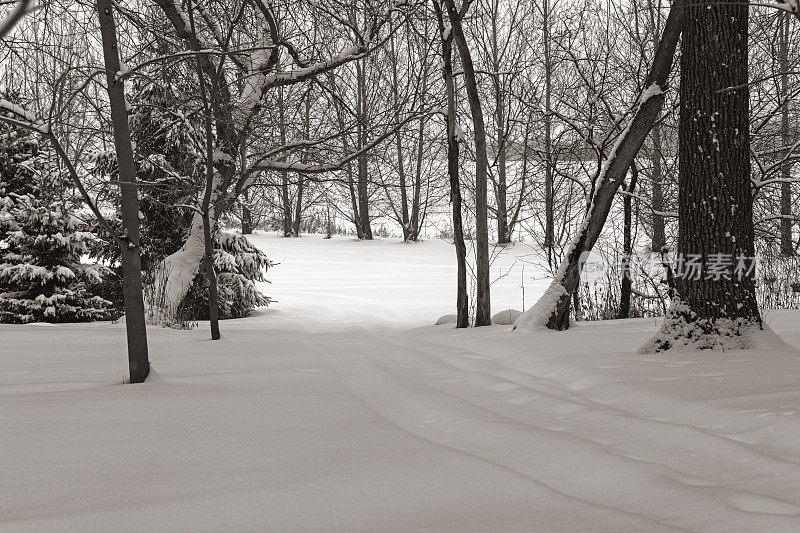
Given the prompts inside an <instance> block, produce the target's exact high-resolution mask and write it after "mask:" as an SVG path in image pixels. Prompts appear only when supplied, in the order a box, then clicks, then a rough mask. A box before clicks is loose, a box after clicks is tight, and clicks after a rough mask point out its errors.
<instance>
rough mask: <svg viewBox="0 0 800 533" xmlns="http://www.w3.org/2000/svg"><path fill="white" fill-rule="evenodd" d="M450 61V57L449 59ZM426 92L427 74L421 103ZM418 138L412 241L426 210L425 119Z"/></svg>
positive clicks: (416, 236) (416, 237)
mask: <svg viewBox="0 0 800 533" xmlns="http://www.w3.org/2000/svg"><path fill="white" fill-rule="evenodd" d="M451 61H452V59H451ZM427 92H428V78H427V76H426V77H425V78H423V79H422V95H423V96H422V105H423V106H424V105H425V94H427ZM418 133H419V139H418V142H417V168H416V173H415V175H414V195H413V197H412V200H411V230H410V231H409V239H411V240H412V241H418V240H419V234H420V232H421V231H422V223H423V222H424V219H425V211H427V206H428V201H427V197H426V199H425V210H423V206H422V165H423V163H424V161H425V159H424V158H425V156H424V152H425V119H420V121H419V132H418Z"/></svg>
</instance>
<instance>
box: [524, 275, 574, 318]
mask: <svg viewBox="0 0 800 533" xmlns="http://www.w3.org/2000/svg"><path fill="white" fill-rule="evenodd" d="M565 294H567V289H565V288H564V285H562V284H561V282H560V281H558V280H557V279H555V280H553V281H552V282H551V283H550V286H549V287H548V288H547V291H545V293H544V294H543V295H542V297H541V298H539V300H537V302H536V303H535V304H534V306H533V307H531V308H530V309H528V310H527V311H525V312H524V313H522V314H521V315H520V316H519V317H518V318H517V320H516V321H515V322H514V329H534V328H540V327H545V326H547V322H548V320H550V315H552V314H553V311H554V310H555V308H556V305H557V304H558V301H559V300H560V299H561V297H562V296H564V295H565Z"/></svg>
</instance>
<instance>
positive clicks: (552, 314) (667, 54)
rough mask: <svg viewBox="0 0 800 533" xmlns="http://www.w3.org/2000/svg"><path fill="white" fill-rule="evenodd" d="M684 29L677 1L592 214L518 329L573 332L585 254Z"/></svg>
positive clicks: (648, 124)
mask: <svg viewBox="0 0 800 533" xmlns="http://www.w3.org/2000/svg"><path fill="white" fill-rule="evenodd" d="M682 26H683V2H682V0H675V1H674V2H673V4H672V9H671V10H670V14H669V18H668V19H667V23H666V25H665V27H664V33H663V36H662V38H661V42H660V43H659V45H658V49H657V50H656V53H655V56H654V58H653V66H652V68H651V69H650V72H649V74H648V76H647V81H646V83H645V87H646V89H645V91H644V92H643V93H642V94H641V95H640V97H639V101H638V104H637V108H636V111H635V113H634V115H633V118H632V119H631V121H630V123H629V124H628V127H627V128H626V129H625V131H624V132H623V133H621V134H620V136H619V138H618V139H617V142H616V144H615V146H614V148H613V149H612V151H611V153H610V154H609V157H608V159H607V160H606V162H605V164H604V165H603V168H602V169H601V172H600V175H599V176H598V178H597V183H598V186H597V189H596V190H595V193H594V196H593V197H592V199H591V204H590V208H589V212H588V213H587V214H586V217H585V218H584V220H583V224H581V227H580V228H579V229H578V233H577V234H576V235H575V238H574V239H573V241H572V245H571V247H570V248H569V250H568V251H567V253H566V257H565V259H564V260H563V261H562V262H561V266H560V267H559V269H558V272H557V273H556V276H555V278H554V279H553V281H552V282H551V283H550V286H549V287H548V289H547V291H545V294H544V295H543V296H542V297H541V298H540V299H539V301H538V302H536V304H535V305H534V306H533V307H532V308H531V309H529V310H528V311H526V312H525V313H523V314H522V315H521V316H520V317H519V318H518V319H517V322H516V323H515V325H514V327H515V328H519V327H540V326H547V327H548V328H550V329H557V330H564V329H567V328H569V311H570V301H571V300H572V297H573V294H575V292H576V291H577V290H578V285H579V282H580V271H581V267H582V263H583V261H584V258H585V254H586V253H588V252H589V251H591V249H592V247H593V246H594V245H595V243H596V242H597V239H598V238H599V237H600V233H601V232H602V231H603V226H604V225H605V222H606V219H607V218H608V213H609V211H610V210H611V205H612V204H613V201H614V196H615V195H616V193H617V190H618V189H619V186H620V184H621V183H622V180H624V179H625V176H626V175H627V174H628V169H630V167H631V164H632V163H633V160H634V158H635V157H636V154H638V153H639V149H640V148H641V146H642V143H643V142H644V140H645V138H646V137H647V134H648V133H649V132H650V128H652V127H653V124H654V123H655V121H656V119H657V118H658V116H659V114H660V113H661V109H662V107H663V105H664V92H663V91H664V88H665V87H666V83H667V78H668V77H669V73H670V71H671V70H672V59H673V57H674V56H675V49H676V47H677V45H678V39H679V38H680V34H681V29H682Z"/></svg>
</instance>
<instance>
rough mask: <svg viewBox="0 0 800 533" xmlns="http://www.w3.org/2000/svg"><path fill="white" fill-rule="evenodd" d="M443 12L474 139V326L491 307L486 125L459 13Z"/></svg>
mask: <svg viewBox="0 0 800 533" xmlns="http://www.w3.org/2000/svg"><path fill="white" fill-rule="evenodd" d="M445 4H446V5H447V14H448V18H449V19H450V26H451V31H452V34H453V41H454V42H455V44H456V48H458V54H459V56H461V64H462V67H463V69H464V82H465V84H466V87H467V99H468V100H469V108H470V111H471V114H472V126H473V129H474V132H473V136H474V142H475V277H476V279H475V285H476V291H475V292H476V296H475V297H476V300H477V301H476V302H475V326H491V325H492V306H491V295H490V286H491V280H490V273H489V223H488V198H487V196H488V195H487V185H488V181H487V171H488V166H489V159H488V156H487V154H486V128H485V125H484V121H483V109H482V108H481V99H480V94H478V82H477V79H476V77H475V67H474V65H473V63H472V55H471V53H470V50H469V45H468V43H467V38H466V36H465V35H464V29H463V27H462V25H461V17H462V14H460V13H459V12H458V10H457V9H456V6H455V1H454V0H445Z"/></svg>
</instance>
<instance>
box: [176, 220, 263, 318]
mask: <svg viewBox="0 0 800 533" xmlns="http://www.w3.org/2000/svg"><path fill="white" fill-rule="evenodd" d="M214 242H215V250H214V270H215V271H216V272H217V282H218V291H219V317H220V318H243V317H246V316H248V315H250V313H251V312H252V311H253V309H255V308H256V307H261V306H265V305H269V304H270V302H272V300H271V299H270V298H269V297H267V296H264V295H263V294H262V293H261V291H259V290H258V288H257V287H256V282H257V281H266V279H265V278H264V274H265V273H266V270H267V269H268V268H269V267H271V266H272V263H271V262H270V260H269V259H268V258H267V256H266V255H265V254H264V252H262V251H261V250H259V249H258V248H256V247H255V246H253V245H252V244H251V243H250V241H248V240H247V238H245V237H243V236H241V235H233V234H230V233H218V234H217V235H215V236H214ZM178 316H179V317H180V318H182V319H183V320H208V277H207V276H206V271H205V268H201V269H200V272H199V273H198V274H197V276H196V277H195V279H194V282H193V283H192V287H191V289H190V290H189V292H188V293H187V295H186V298H184V300H183V303H182V304H181V307H180V310H179V312H178Z"/></svg>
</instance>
